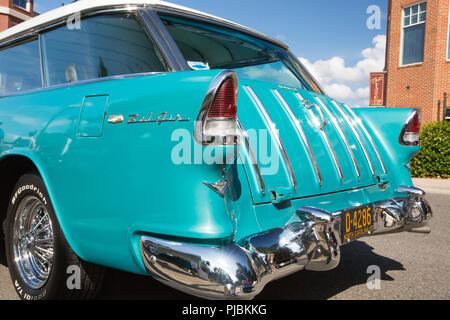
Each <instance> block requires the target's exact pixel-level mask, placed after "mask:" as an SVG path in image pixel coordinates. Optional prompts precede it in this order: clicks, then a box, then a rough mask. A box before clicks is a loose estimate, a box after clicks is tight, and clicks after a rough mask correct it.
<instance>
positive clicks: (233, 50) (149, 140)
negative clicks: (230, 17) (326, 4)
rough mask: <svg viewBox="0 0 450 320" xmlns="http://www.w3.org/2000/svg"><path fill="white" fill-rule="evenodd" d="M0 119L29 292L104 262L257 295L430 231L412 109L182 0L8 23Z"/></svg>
mask: <svg viewBox="0 0 450 320" xmlns="http://www.w3.org/2000/svg"><path fill="white" fill-rule="evenodd" d="M0 123H1V125H0V177H1V185H0V221H2V222H3V230H4V235H5V236H4V239H5V245H6V255H7V261H8V265H9V269H10V274H11V278H12V281H13V284H14V287H15V288H16V291H17V293H18V294H19V295H20V297H21V298H23V299H56V298H58V299H59V298H77V299H79V298H92V297H94V296H95V294H96V292H97V291H98V289H99V288H100V285H101V282H102V279H103V275H104V267H105V266H106V267H110V268H116V269H120V270H125V271H128V272H132V273H137V274H144V275H151V276H153V277H154V278H156V279H157V280H159V281H161V282H163V283H165V284H167V285H169V286H172V287H174V288H176V289H179V290H182V291H184V292H187V293H189V294H192V295H195V296H199V297H203V298H209V299H251V298H253V297H255V296H256V295H257V294H258V293H260V292H261V290H262V289H263V287H264V286H265V285H266V284H267V283H268V282H270V281H272V280H275V279H277V278H280V277H284V276H286V275H289V274H291V273H293V272H297V271H299V270H302V269H307V270H316V271H327V270H330V269H332V268H335V267H336V266H337V265H338V264H339V260H340V255H341V254H340V247H341V246H342V245H345V244H346V243H348V242H351V241H352V240H354V239H357V238H360V237H363V236H371V235H376V234H383V233H391V232H400V231H410V232H422V233H427V232H429V231H430V230H429V227H428V226H427V222H428V220H429V218H430V217H431V215H432V212H431V209H430V207H429V205H428V203H427V201H426V200H425V199H424V192H423V191H422V190H420V189H417V188H415V187H414V186H413V184H412V181H411V176H410V172H409V168H408V167H409V162H410V160H411V158H412V157H413V156H414V155H415V154H416V153H417V152H418V151H419V148H420V147H419V135H418V132H419V111H418V110H413V109H404V108H398V109H394V108H389V109H388V108H351V107H349V106H347V105H345V104H343V103H341V102H339V101H336V100H335V99H333V98H331V97H329V96H327V95H326V94H325V92H324V90H323V89H322V88H321V87H320V85H319V84H318V83H317V82H316V81H315V80H314V78H313V77H312V76H311V74H310V73H309V72H308V71H307V70H306V69H305V67H304V66H303V65H302V64H301V63H300V62H299V60H298V59H297V58H296V57H294V56H293V55H292V53H291V52H290V51H289V48H288V47H287V46H286V45H285V44H283V43H281V42H279V41H277V40H274V39H272V38H269V37H267V36H265V35H263V34H260V33H258V32H256V31H254V30H251V29H249V28H246V27H243V26H240V25H238V24H235V23H233V22H230V21H227V20H224V19H221V18H218V17H214V16H211V15H208V14H205V13H201V12H198V11H195V10H191V9H187V8H184V7H180V6H177V5H172V4H169V3H165V2H161V1H153V0H142V1H139V0H136V1H124V0H110V1H106V0H101V1H78V2H75V3H73V4H70V5H67V6H63V7H61V8H59V9H56V10H54V11H51V12H48V13H45V14H42V15H40V16H38V17H35V18H33V19H30V20H28V21H26V22H24V23H21V24H20V25H17V26H15V27H13V28H11V29H9V30H7V31H5V32H3V33H1V34H0ZM399 250H401V249H400V248H399ZM149 290H151V288H149Z"/></svg>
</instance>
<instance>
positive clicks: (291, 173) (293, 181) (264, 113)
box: [244, 85, 297, 191]
mask: <svg viewBox="0 0 450 320" xmlns="http://www.w3.org/2000/svg"><path fill="white" fill-rule="evenodd" d="M244 88H245V91H246V92H247V93H248V95H249V96H250V98H251V99H252V100H253V102H254V103H256V106H257V107H258V109H259V111H260V112H261V114H262V116H263V118H264V121H265V122H266V125H267V127H268V129H269V130H270V132H271V134H272V136H273V137H274V138H275V142H276V143H277V146H278V148H279V150H280V151H281V153H282V156H283V158H284V161H285V164H286V167H287V169H288V172H289V178H290V180H291V184H292V187H293V188H294V191H296V190H297V180H296V179H295V175H294V171H293V169H292V164H291V161H290V160H289V156H288V155H287V153H286V149H285V148H284V145H283V142H282V141H281V138H280V135H279V133H278V129H277V128H276V126H275V123H274V122H273V121H272V118H271V117H270V116H269V114H268V113H267V110H266V108H265V107H264V105H263V104H262V102H261V100H259V98H258V96H257V95H256V93H255V91H253V89H252V87H250V86H248V85H246V86H244Z"/></svg>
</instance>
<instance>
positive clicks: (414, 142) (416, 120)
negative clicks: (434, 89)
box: [399, 110, 420, 146]
mask: <svg viewBox="0 0 450 320" xmlns="http://www.w3.org/2000/svg"><path fill="white" fill-rule="evenodd" d="M419 130H420V116H419V111H418V110H414V111H412V112H411V113H410V115H409V116H408V119H407V120H406V123H405V125H404V127H403V130H402V132H401V133H400V137H399V142H400V144H401V145H404V146H418V145H419V144H420V140H419Z"/></svg>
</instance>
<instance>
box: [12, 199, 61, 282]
mask: <svg viewBox="0 0 450 320" xmlns="http://www.w3.org/2000/svg"><path fill="white" fill-rule="evenodd" d="M13 248H14V262H15V264H16V266H17V270H18V271H19V274H20V276H21V278H22V280H23V281H24V282H25V283H26V284H27V285H28V286H29V287H30V288H33V289H40V288H42V287H43V286H44V285H45V283H46V282H47V280H48V278H49V277H50V272H51V271H52V267H53V253H54V238H53V227H52V222H51V219H50V216H49V214H48V211H47V208H46V207H45V205H44V204H43V203H42V201H41V200H40V199H38V198H37V197H35V196H28V197H26V198H24V199H23V200H22V201H21V202H20V204H19V205H18V207H17V210H16V213H15V218H14V226H13Z"/></svg>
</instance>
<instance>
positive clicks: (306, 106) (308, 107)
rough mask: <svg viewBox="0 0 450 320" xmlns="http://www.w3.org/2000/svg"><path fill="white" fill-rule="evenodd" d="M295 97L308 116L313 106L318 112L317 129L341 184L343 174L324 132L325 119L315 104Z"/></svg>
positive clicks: (299, 96) (300, 97)
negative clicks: (320, 121) (319, 120)
mask: <svg viewBox="0 0 450 320" xmlns="http://www.w3.org/2000/svg"><path fill="white" fill-rule="evenodd" d="M297 97H298V98H299V100H300V102H301V103H302V105H304V106H305V108H306V109H307V110H308V112H309V113H310V114H312V111H311V108H312V107H313V106H314V107H316V108H317V112H319V114H320V117H321V118H322V123H321V125H320V127H319V129H320V134H321V135H322V138H323V140H324V141H325V144H326V145H327V148H328V150H329V151H330V154H331V158H332V159H333V163H334V166H335V168H336V170H337V173H338V175H339V180H340V181H341V183H342V182H344V173H343V172H342V168H341V164H340V163H339V160H338V158H337V155H336V151H334V149H333V146H332V145H331V142H330V139H329V138H328V135H327V133H326V132H325V126H326V124H327V123H326V121H325V118H324V116H323V113H322V110H321V109H320V107H319V106H318V105H317V104H315V103H310V102H309V101H308V100H305V99H303V100H302V98H303V97H302V96H301V95H297Z"/></svg>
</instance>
